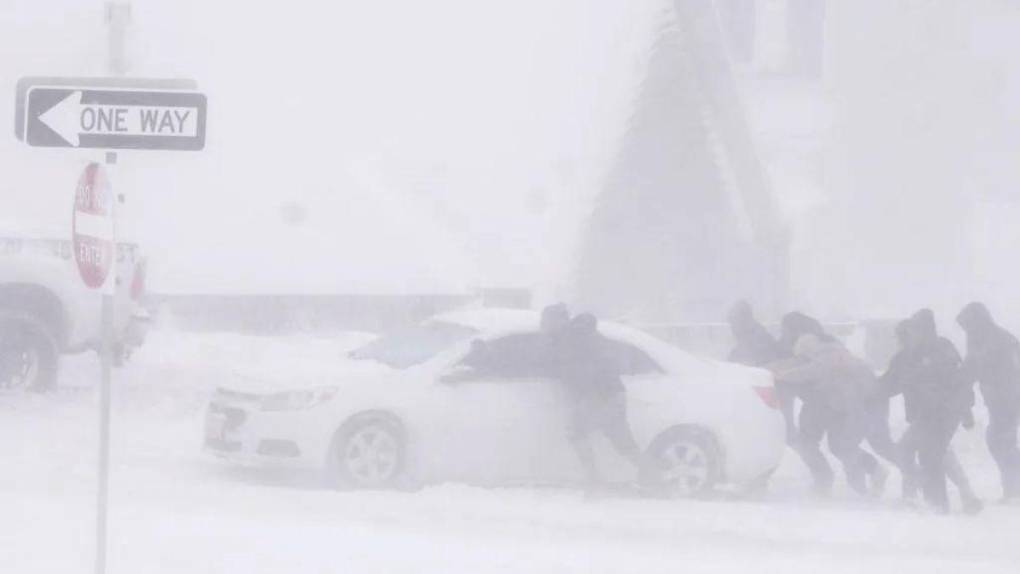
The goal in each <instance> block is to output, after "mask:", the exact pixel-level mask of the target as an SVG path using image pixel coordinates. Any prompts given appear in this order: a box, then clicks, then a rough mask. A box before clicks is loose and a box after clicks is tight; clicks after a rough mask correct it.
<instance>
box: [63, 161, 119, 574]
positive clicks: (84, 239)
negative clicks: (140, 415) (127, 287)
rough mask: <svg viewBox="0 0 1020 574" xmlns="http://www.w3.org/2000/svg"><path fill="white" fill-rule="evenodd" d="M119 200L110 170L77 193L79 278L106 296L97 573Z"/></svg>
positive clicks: (91, 169)
mask: <svg viewBox="0 0 1020 574" xmlns="http://www.w3.org/2000/svg"><path fill="white" fill-rule="evenodd" d="M116 204H117V201H116V199H115V197H114V195H113V193H112V191H111V188H110V181H109V179H107V177H106V171H105V170H104V169H103V167H102V166H101V165H99V164H98V163H90V164H89V165H88V166H86V167H85V171H83V172H82V174H81V177H79V178H78V185H77V187H76V188H75V191H74V214H73V216H72V226H71V227H72V229H71V237H72V240H71V241H72V245H73V248H74V261H75V263H76V264H77V266H78V274H79V275H80V276H81V280H82V282H83V283H85V286H86V287H88V288H89V289H93V290H100V291H101V293H102V309H101V314H102V317H101V318H100V319H101V325H102V341H101V343H100V350H99V356H100V363H101V367H100V370H101V371H102V373H101V380H100V386H99V473H98V475H99V476H98V483H99V484H98V489H97V494H96V572H97V573H99V574H102V573H103V572H105V570H106V512H107V500H108V488H109V468H110V382H111V378H112V363H113V357H112V352H113V344H112V343H113V341H112V335H113V297H114V294H115V293H116V289H117V234H116V212H117V205H116Z"/></svg>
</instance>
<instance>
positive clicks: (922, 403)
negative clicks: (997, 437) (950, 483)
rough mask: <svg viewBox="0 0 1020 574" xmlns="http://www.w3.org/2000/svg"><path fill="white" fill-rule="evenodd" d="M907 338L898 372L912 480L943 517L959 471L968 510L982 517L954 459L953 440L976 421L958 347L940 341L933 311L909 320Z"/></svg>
mask: <svg viewBox="0 0 1020 574" xmlns="http://www.w3.org/2000/svg"><path fill="white" fill-rule="evenodd" d="M908 333H909V336H908V337H907V347H906V349H905V351H904V352H903V354H902V355H901V356H902V359H900V361H899V364H897V365H894V366H893V369H894V370H896V371H897V373H896V375H895V376H896V379H897V384H898V385H899V387H900V388H901V390H902V392H903V397H904V405H905V408H906V411H907V421H908V422H909V423H910V426H909V428H908V429H907V432H906V433H905V436H904V440H903V441H902V445H901V446H902V451H903V457H904V464H905V466H906V468H907V469H908V470H907V475H908V476H910V477H911V478H914V477H917V480H918V482H919V483H920V486H921V490H922V492H923V494H924V498H925V501H927V502H928V503H929V504H930V505H932V507H933V508H935V509H936V510H937V511H938V512H942V513H946V512H949V498H948V494H947V491H946V478H947V474H948V473H947V469H948V468H950V467H955V468H953V474H954V475H955V478H956V479H957V480H954V482H955V483H956V484H957V486H958V487H959V488H960V493H961V497H962V498H963V501H964V509H965V510H966V511H967V512H970V513H973V512H977V511H979V510H980V509H981V503H980V501H978V500H977V498H976V497H974V496H973V493H972V492H970V488H969V483H968V481H967V480H966V477H965V475H963V472H962V469H961V468H958V463H956V464H955V465H954V464H953V463H954V462H956V460H955V456H952V458H950V457H951V452H952V451H951V449H950V443H951V441H952V439H953V435H954V434H956V430H957V428H958V427H959V426H960V424H961V422H963V421H966V420H968V419H970V418H971V417H970V413H971V408H972V407H973V403H974V394H973V390H972V388H971V387H972V385H971V384H969V383H967V382H965V381H964V379H963V377H962V373H961V371H960V367H961V363H962V361H961V359H960V354H959V353H958V352H957V351H956V347H955V346H953V344H952V343H951V342H950V341H949V340H948V339H946V338H944V337H940V336H939V334H938V331H937V329H936V326H935V315H934V313H932V312H931V310H930V309H922V310H920V311H918V312H917V313H915V314H914V315H913V316H912V317H911V318H910V319H909V323H908ZM914 452H916V456H917V459H918V461H919V462H920V473H919V474H918V473H916V471H915V470H914V469H913V458H914V454H913V453H914ZM956 470H959V473H957V472H956Z"/></svg>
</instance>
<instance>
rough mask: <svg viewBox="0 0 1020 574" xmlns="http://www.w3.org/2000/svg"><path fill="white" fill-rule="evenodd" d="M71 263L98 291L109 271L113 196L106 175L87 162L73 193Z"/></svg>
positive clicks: (92, 287) (89, 285)
mask: <svg viewBox="0 0 1020 574" xmlns="http://www.w3.org/2000/svg"><path fill="white" fill-rule="evenodd" d="M72 225H73V243H74V260H75V262H76V263H77V264H78V273H79V275H81V279H82V281H84V282H85V285H87V286H88V287H89V288H90V289H99V288H100V287H102V286H103V284H105V283H106V279H107V277H108V276H109V274H110V269H112V268H113V258H114V245H113V194H112V193H111V191H110V182H109V180H108V179H106V173H105V172H104V171H103V168H102V166H100V165H99V164H98V163H91V164H89V165H88V167H86V168H85V171H83V172H82V174H81V177H79V178H78V187H77V188H75V191H74V216H73V223H72Z"/></svg>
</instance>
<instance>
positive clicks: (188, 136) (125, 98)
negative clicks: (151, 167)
mask: <svg viewBox="0 0 1020 574" xmlns="http://www.w3.org/2000/svg"><path fill="white" fill-rule="evenodd" d="M205 113H206V100H205V96H204V95H203V94H200V93H196V92H182V91H146V90H135V89H110V88H103V89H94V88H88V87H81V88H79V87H75V86H59V87H49V86H33V87H31V88H29V89H28V93H27V96H26V105H25V115H24V122H25V124H24V126H25V127H24V132H23V133H24V139H25V142H26V143H27V144H28V145H31V146H37V147H76V148H101V149H159V150H200V149H202V148H203V147H205Z"/></svg>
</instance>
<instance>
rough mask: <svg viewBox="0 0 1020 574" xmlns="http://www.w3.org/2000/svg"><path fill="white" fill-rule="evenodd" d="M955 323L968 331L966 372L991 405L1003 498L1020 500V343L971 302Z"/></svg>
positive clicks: (992, 445)
mask: <svg viewBox="0 0 1020 574" xmlns="http://www.w3.org/2000/svg"><path fill="white" fill-rule="evenodd" d="M956 322H957V323H958V324H959V325H960V327H962V328H963V330H964V331H965V332H966V333H967V357H966V359H965V360H964V362H963V368H962V371H963V376H964V379H965V380H966V381H968V382H974V381H977V383H978V384H979V387H980V389H981V397H982V398H983V399H984V403H985V406H986V407H987V408H988V431H987V434H986V439H987V442H988V450H989V451H990V452H991V453H992V457H993V458H994V459H995V463H996V464H997V465H998V467H999V474H1000V476H1001V480H1002V491H1003V501H1004V502H1016V501H1018V500H1020V448H1018V446H1017V427H1018V425H1020V342H1017V339H1016V337H1014V336H1013V334H1012V333H1010V332H1009V331H1007V330H1005V329H1003V328H1002V327H1000V326H999V325H997V324H996V323H995V321H994V320H993V319H992V315H991V313H989V311H988V308H987V307H985V306H984V305H983V304H981V303H970V304H968V305H967V306H966V307H964V308H963V310H962V311H960V314H959V315H958V316H957V318H956Z"/></svg>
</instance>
